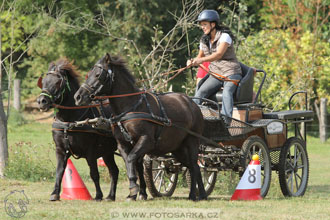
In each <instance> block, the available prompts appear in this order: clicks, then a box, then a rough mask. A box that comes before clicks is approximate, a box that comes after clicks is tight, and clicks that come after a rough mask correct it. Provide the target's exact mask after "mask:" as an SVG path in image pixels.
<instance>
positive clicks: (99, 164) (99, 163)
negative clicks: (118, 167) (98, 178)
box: [97, 157, 107, 167]
mask: <svg viewBox="0 0 330 220" xmlns="http://www.w3.org/2000/svg"><path fill="white" fill-rule="evenodd" d="M97 165H98V166H99V167H106V166H107V165H106V164H105V163H104V160H103V158H102V157H100V158H99V159H98V160H97Z"/></svg>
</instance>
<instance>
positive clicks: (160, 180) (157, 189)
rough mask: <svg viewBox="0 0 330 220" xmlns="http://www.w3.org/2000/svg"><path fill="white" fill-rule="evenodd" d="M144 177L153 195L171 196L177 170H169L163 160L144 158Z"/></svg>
mask: <svg viewBox="0 0 330 220" xmlns="http://www.w3.org/2000/svg"><path fill="white" fill-rule="evenodd" d="M144 167H145V171H144V178H145V181H146V184H147V187H148V190H149V192H150V194H151V195H152V196H153V197H162V196H167V197H169V196H172V195H173V193H174V190H175V187H176V184H177V182H178V172H171V171H170V170H169V168H168V167H166V166H165V164H164V162H161V161H158V160H155V159H153V160H151V159H150V160H144Z"/></svg>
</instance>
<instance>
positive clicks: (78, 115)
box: [37, 59, 119, 201]
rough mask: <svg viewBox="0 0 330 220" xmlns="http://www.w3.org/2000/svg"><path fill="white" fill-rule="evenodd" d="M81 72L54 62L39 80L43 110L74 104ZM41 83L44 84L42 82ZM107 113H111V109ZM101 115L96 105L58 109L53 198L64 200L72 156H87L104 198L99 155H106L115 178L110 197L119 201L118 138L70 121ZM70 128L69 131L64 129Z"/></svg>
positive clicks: (99, 197) (66, 63) (98, 194)
mask: <svg viewBox="0 0 330 220" xmlns="http://www.w3.org/2000/svg"><path fill="white" fill-rule="evenodd" d="M78 78H79V74H78V73H77V70H76V68H75V66H73V65H72V63H70V62H69V61H68V60H67V59H59V60H58V61H57V62H56V63H51V64H50V66H49V69H48V73H47V75H46V76H45V77H44V78H43V79H42V81H41V78H40V79H39V82H38V84H39V87H41V88H42V93H41V94H40V95H39V97H38V99H37V102H38V104H39V108H40V109H41V110H42V111H48V110H49V109H50V108H52V107H53V104H58V105H63V106H74V99H73V95H74V94H75V92H76V91H77V90H78V88H79V81H78ZM40 84H41V85H40ZM103 110H104V114H107V115H108V116H109V115H110V114H109V113H108V112H107V109H106V108H105V109H103ZM95 116H99V112H98V110H97V109H96V108H85V109H58V111H57V113H56V115H55V121H54V123H53V130H52V133H53V139H54V142H55V145H56V159H57V168H56V182H55V187H54V191H53V192H52V194H51V197H50V200H51V201H56V200H59V199H60V191H61V182H62V177H63V173H64V170H65V167H66V165H67V160H68V158H69V157H70V156H71V155H74V156H75V157H83V158H86V160H87V163H88V165H89V168H90V176H91V178H92V180H93V181H94V184H95V187H96V197H95V200H102V198H103V193H102V191H101V188H100V182H99V179H100V176H99V172H98V168H97V158H99V157H103V160H104V162H105V164H106V165H107V167H108V169H109V173H110V177H111V184H110V193H109V195H108V196H107V197H106V199H107V200H113V201H114V200H115V197H116V187H117V180H118V173H119V170H118V167H117V165H116V163H115V160H114V152H115V150H116V149H117V143H116V140H115V139H114V138H113V135H112V134H111V133H108V134H107V133H102V132H101V131H96V130H95V129H91V127H88V128H86V126H85V127H79V128H77V129H75V128H71V127H70V122H74V121H78V120H83V119H86V118H94V117H95ZM65 130H67V134H66V132H64V131H65Z"/></svg>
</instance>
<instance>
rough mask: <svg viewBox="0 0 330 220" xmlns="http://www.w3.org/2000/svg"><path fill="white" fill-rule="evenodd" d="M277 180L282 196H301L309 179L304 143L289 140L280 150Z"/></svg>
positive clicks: (296, 139)
mask: <svg viewBox="0 0 330 220" xmlns="http://www.w3.org/2000/svg"><path fill="white" fill-rule="evenodd" d="M278 176H279V180H280V186H281V190H282V193H283V195H284V196H294V197H296V196H303V195H304V193H305V191H306V188H307V184H308V177H309V162H308V155H307V151H306V146H305V142H304V141H303V140H301V139H298V138H296V137H292V138H289V139H288V140H287V141H286V142H285V143H284V146H283V147H282V149H281V154H280V164H279V173H278Z"/></svg>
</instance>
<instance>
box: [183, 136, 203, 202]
mask: <svg viewBox="0 0 330 220" xmlns="http://www.w3.org/2000/svg"><path fill="white" fill-rule="evenodd" d="M185 142H186V144H187V145H186V146H187V147H188V152H189V157H188V158H189V159H190V164H191V168H190V169H189V171H190V174H191V175H190V176H191V179H192V180H191V186H196V181H197V185H198V191H199V200H205V199H207V195H206V192H205V188H204V184H203V180H202V175H201V170H200V168H199V166H198V163H197V161H198V152H199V146H198V145H199V141H198V139H197V137H193V136H188V137H187V139H186V141H185ZM193 179H194V181H195V182H194V185H193ZM194 189H195V190H196V187H194ZM191 194H192V192H190V194H189V199H190V197H191V196H192V195H191ZM194 196H195V193H194ZM195 198H196V197H195Z"/></svg>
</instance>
